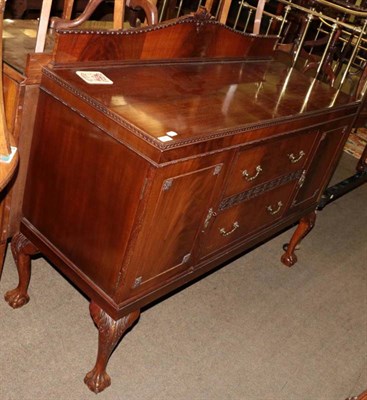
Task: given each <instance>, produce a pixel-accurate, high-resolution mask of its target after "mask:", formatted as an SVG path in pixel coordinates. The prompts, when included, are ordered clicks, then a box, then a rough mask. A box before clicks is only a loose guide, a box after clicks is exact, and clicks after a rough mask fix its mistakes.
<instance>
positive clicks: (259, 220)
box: [202, 181, 296, 255]
mask: <svg viewBox="0 0 367 400" xmlns="http://www.w3.org/2000/svg"><path fill="white" fill-rule="evenodd" d="M295 184H296V182H295V181H292V182H289V183H287V184H285V185H282V186H278V187H276V188H274V189H272V190H269V191H268V192H265V193H263V194H261V195H260V196H256V197H253V198H251V199H249V200H246V201H244V202H243V203H240V204H237V205H235V206H233V207H230V208H227V209H225V210H222V211H219V212H218V214H216V213H214V216H215V217H214V216H213V218H212V220H213V222H212V224H211V226H210V227H208V231H207V232H205V231H204V233H205V235H206V238H205V239H204V244H203V248H202V255H207V254H210V253H212V252H215V251H216V250H219V249H220V248H222V247H224V246H226V245H228V244H230V243H232V242H234V241H236V240H237V239H240V238H242V237H245V236H247V235H248V234H251V233H253V232H255V231H257V230H260V229H261V228H263V227H265V226H267V225H271V224H272V223H274V222H275V221H276V220H278V219H280V218H281V217H282V215H283V214H284V212H285V210H286V209H287V207H288V203H289V199H290V196H291V194H292V192H293V189H294V186H295ZM208 225H209V224H208Z"/></svg>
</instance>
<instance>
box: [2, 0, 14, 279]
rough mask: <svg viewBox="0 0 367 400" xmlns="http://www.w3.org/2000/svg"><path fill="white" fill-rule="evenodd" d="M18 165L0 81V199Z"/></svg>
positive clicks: (3, 206)
mask: <svg viewBox="0 0 367 400" xmlns="http://www.w3.org/2000/svg"><path fill="white" fill-rule="evenodd" d="M4 7H5V0H0V33H1V37H2V34H3V17H4ZM0 56H1V59H2V46H0ZM0 76H2V63H0ZM17 165H18V152H17V148H16V147H15V146H14V141H13V140H12V137H11V135H10V133H9V131H8V127H7V124H6V118H5V108H4V97H3V84H2V79H0V191H1V192H2V193H1V197H3V195H4V194H3V192H4V189H5V187H6V185H7V184H8V183H9V181H10V179H11V178H12V176H13V175H14V172H15V169H16V168H17ZM0 214H1V219H0V228H1V233H0V277H1V273H2V269H3V259H4V254H5V249H6V241H7V237H6V235H4V233H3V232H4V229H3V227H4V226H5V225H6V224H7V218H6V215H7V213H6V210H5V203H4V202H1V204H0Z"/></svg>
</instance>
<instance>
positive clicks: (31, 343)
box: [0, 154, 367, 400]
mask: <svg viewBox="0 0 367 400" xmlns="http://www.w3.org/2000/svg"><path fill="white" fill-rule="evenodd" d="M355 163H356V160H355V159H354V158H352V157H351V156H349V155H347V154H344V155H343V158H342V161H341V164H340V166H339V169H338V171H339V172H338V174H340V175H343V174H349V175H350V174H352V173H353V172H354V167H355ZM334 179H335V180H338V179H339V178H338V176H337V177H336V178H334ZM366 204H367V185H364V186H362V187H359V188H358V189H356V190H354V191H353V192H351V193H349V194H347V195H345V196H343V197H342V198H340V199H339V200H337V201H335V202H333V203H331V204H330V205H328V206H327V207H326V208H325V209H324V210H323V211H322V212H320V213H319V214H318V219H317V221H316V226H315V228H314V229H313V231H312V232H311V233H310V234H309V235H308V236H307V238H306V239H305V240H304V241H303V242H302V245H301V249H300V250H299V251H298V258H299V261H298V263H297V264H296V265H295V266H294V267H293V268H290V269H289V268H286V267H284V266H283V265H282V264H281V263H280V261H279V258H280V256H281V254H282V250H281V248H282V245H283V243H285V242H287V241H288V240H289V238H290V236H291V233H292V231H293V229H294V228H292V229H290V230H288V231H286V232H284V233H283V234H281V235H279V236H277V237H276V238H274V239H272V240H270V241H268V242H267V243H265V244H263V245H262V246H259V247H257V248H256V249H254V250H252V251H251V252H248V253H247V254H246V255H244V256H243V257H241V258H238V259H237V260H235V261H234V262H232V263H230V264H228V265H226V266H225V267H223V268H221V269H220V270H218V271H216V272H215V273H212V274H210V275H209V276H207V277H206V278H205V279H202V280H200V281H198V282H196V283H195V284H192V285H190V286H188V287H187V288H185V289H184V290H181V291H179V292H178V293H176V294H175V295H173V296H170V297H168V298H166V299H164V300H162V301H160V302H158V303H157V304H155V305H154V306H151V307H148V308H147V309H145V310H144V311H143V312H142V315H141V318H140V321H139V322H138V324H137V325H136V326H135V327H134V328H133V329H132V330H131V331H130V332H129V333H128V334H127V335H126V336H125V338H124V339H123V340H122V342H121V343H120V345H119V347H118V348H117V349H116V351H115V352H114V354H113V355H112V357H111V360H110V363H109V366H108V372H109V374H110V376H111V378H112V386H111V387H110V388H108V389H106V390H105V391H104V392H102V393H100V394H99V395H98V399H99V400H124V399H126V400H344V399H345V398H346V397H348V396H350V395H352V394H354V395H356V394H359V393H360V392H362V391H363V390H364V389H366V388H367V207H366ZM9 253H10V252H8V255H7V258H6V265H5V267H4V272H3V276H2V279H1V281H0V293H1V295H3V294H4V293H5V291H6V290H8V289H9V288H12V287H14V286H15V285H16V283H17V274H16V271H15V267H14V263H13V261H12V257H11V255H10V254H9ZM29 292H30V297H31V301H30V303H29V304H28V305H26V306H25V307H24V308H22V309H19V310H12V309H11V308H10V307H9V306H8V305H7V304H6V303H5V302H4V301H0V365H1V372H0V399H1V400H15V399H17V400H36V399H37V400H64V399H65V400H66V399H67V400H88V399H95V398H96V396H95V395H94V394H93V393H92V392H90V391H89V390H88V389H87V387H86V386H85V385H84V383H83V378H84V375H85V373H86V372H87V371H89V370H90V369H91V368H92V366H93V364H94V361H95V355H96V349H97V330H96V328H95V327H94V325H93V323H92V320H91V318H90V317H89V312H88V300H87V299H86V298H84V297H83V296H82V295H81V294H80V293H79V292H78V291H77V290H75V289H74V288H73V287H72V286H71V285H70V284H69V283H68V282H67V281H66V280H65V279H63V278H62V276H60V275H59V274H58V273H57V272H56V271H55V269H53V268H52V267H51V266H50V265H49V264H48V263H47V262H46V261H45V260H44V259H43V258H39V259H37V260H35V261H34V262H33V276H32V280H31V285H30V290H29Z"/></svg>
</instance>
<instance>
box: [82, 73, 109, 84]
mask: <svg viewBox="0 0 367 400" xmlns="http://www.w3.org/2000/svg"><path fill="white" fill-rule="evenodd" d="M76 74H77V75H78V76H80V77H81V78H82V79H83V81H84V82H87V83H89V84H90V85H112V84H113V82H112V81H111V79H109V78H107V76H106V75H105V74H102V72H99V71H76Z"/></svg>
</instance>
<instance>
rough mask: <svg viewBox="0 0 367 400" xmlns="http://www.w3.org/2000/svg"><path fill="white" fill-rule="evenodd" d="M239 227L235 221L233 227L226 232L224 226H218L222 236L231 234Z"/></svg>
mask: <svg viewBox="0 0 367 400" xmlns="http://www.w3.org/2000/svg"><path fill="white" fill-rule="evenodd" d="M239 227H240V224H239V223H238V222H237V221H236V222H234V223H233V228H232V229H231V230H230V231H229V232H226V230H225V229H224V228H220V229H219V232H220V234H221V235H222V236H228V235H231V234H232V233H233V232H234V231H235V230H236V229H238V228H239Z"/></svg>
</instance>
